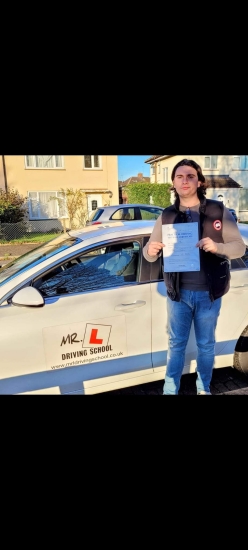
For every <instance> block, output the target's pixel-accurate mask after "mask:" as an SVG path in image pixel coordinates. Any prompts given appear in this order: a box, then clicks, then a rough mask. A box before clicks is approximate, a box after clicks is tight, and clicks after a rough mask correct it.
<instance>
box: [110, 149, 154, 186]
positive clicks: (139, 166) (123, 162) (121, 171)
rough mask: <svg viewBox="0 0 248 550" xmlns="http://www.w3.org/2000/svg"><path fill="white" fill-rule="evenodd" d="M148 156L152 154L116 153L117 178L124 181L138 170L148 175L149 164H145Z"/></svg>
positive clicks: (135, 174)
mask: <svg viewBox="0 0 248 550" xmlns="http://www.w3.org/2000/svg"><path fill="white" fill-rule="evenodd" d="M150 157H152V155H118V180H120V181H125V180H127V179H128V178H131V177H132V176H137V175H138V174H139V172H141V173H142V174H143V176H145V177H150V164H145V160H147V159H149V158H150Z"/></svg>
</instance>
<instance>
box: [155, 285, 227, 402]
mask: <svg viewBox="0 0 248 550" xmlns="http://www.w3.org/2000/svg"><path fill="white" fill-rule="evenodd" d="M180 295H181V301H180V302H173V301H172V300H170V298H167V315H168V334H169V340H168V354H167V369H166V374H165V383H164V390H163V394H164V395H176V394H178V390H179V387H180V380H181V376H182V372H183V368H184V360H185V349H186V346H187V343H188V339H189V334H190V329H191V325H192V322H194V329H195V337H196V345H197V379H196V389H197V393H198V392H200V391H206V392H209V391H210V382H211V378H212V371H213V366H214V353H215V329H216V325H217V319H218V316H219V313H220V307H221V298H218V299H217V300H215V301H214V302H211V300H210V298H209V293H208V291H192V290H182V289H181V291H180Z"/></svg>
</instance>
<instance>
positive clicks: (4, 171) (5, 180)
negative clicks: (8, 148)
mask: <svg viewBox="0 0 248 550" xmlns="http://www.w3.org/2000/svg"><path fill="white" fill-rule="evenodd" d="M2 162H3V175H4V185H5V191H6V193H8V183H7V173H6V165H5V158H4V155H2Z"/></svg>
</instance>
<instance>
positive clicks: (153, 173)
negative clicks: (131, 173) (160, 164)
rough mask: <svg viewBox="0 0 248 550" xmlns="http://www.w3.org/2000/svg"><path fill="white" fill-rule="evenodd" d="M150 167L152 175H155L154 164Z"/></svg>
mask: <svg viewBox="0 0 248 550" xmlns="http://www.w3.org/2000/svg"><path fill="white" fill-rule="evenodd" d="M151 169H152V176H155V166H154V165H153V166H152V167H151Z"/></svg>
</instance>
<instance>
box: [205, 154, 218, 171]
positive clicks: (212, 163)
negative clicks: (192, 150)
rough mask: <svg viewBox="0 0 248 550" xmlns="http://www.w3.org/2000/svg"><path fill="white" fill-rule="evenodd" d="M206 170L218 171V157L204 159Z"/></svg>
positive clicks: (212, 156)
mask: <svg viewBox="0 0 248 550" xmlns="http://www.w3.org/2000/svg"><path fill="white" fill-rule="evenodd" d="M204 168H205V170H216V169H217V155H211V156H209V157H205V158H204Z"/></svg>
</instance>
